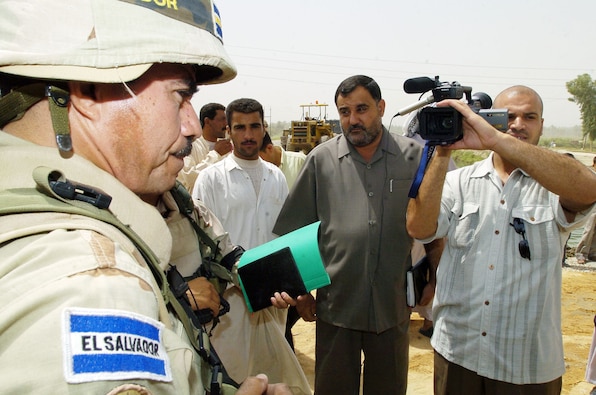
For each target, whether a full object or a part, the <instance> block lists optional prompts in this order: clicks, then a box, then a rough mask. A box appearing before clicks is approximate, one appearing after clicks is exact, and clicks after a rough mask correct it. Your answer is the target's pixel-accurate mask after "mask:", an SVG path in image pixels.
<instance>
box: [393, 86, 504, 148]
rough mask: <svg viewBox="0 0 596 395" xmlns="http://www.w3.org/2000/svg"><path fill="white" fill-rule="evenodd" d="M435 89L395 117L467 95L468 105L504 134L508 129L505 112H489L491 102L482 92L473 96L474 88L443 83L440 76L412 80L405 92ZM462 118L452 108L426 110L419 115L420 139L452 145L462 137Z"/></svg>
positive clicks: (498, 110)
mask: <svg viewBox="0 0 596 395" xmlns="http://www.w3.org/2000/svg"><path fill="white" fill-rule="evenodd" d="M431 90H432V94H431V95H430V96H428V97H427V98H425V99H423V100H421V101H419V102H417V103H414V104H412V105H410V106H408V107H406V108H404V109H402V110H400V111H399V112H398V113H397V114H396V115H404V114H407V113H409V112H411V111H414V110H417V109H418V108H420V107H424V106H425V105H427V104H430V103H434V102H440V101H441V100H445V99H457V100H459V99H461V98H463V97H464V95H465V96H466V100H467V102H468V106H469V107H470V108H471V109H472V110H473V111H474V112H476V113H477V114H479V115H480V116H481V117H483V118H484V119H485V120H486V121H487V122H488V123H489V124H491V125H492V126H493V127H494V128H496V129H497V130H500V131H502V132H504V131H507V128H508V114H507V110H506V109H490V107H491V106H492V99H491V98H490V96H489V95H487V94H486V93H483V92H477V93H475V94H473V95H472V87H470V86H462V85H460V84H459V83H458V82H457V81H455V82H451V83H449V82H440V81H439V76H436V77H435V79H434V80H433V79H431V78H429V77H417V78H410V79H408V80H406V81H405V82H404V91H405V92H406V93H426V92H428V91H431ZM462 120H463V118H462V115H461V114H460V113H459V112H458V111H457V110H455V109H454V108H452V107H440V108H438V107H424V108H423V109H422V110H420V112H419V114H418V122H419V125H420V127H419V130H418V133H419V134H420V136H421V137H422V138H423V139H425V140H427V141H428V143H429V144H430V145H449V144H452V143H454V142H456V141H458V140H461V139H462V138H463V127H462Z"/></svg>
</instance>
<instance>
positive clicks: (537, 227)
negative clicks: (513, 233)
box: [511, 206, 562, 261]
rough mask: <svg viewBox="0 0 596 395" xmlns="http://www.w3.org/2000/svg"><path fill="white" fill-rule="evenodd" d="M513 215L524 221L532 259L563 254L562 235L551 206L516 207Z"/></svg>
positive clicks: (512, 211) (512, 212) (536, 259)
mask: <svg viewBox="0 0 596 395" xmlns="http://www.w3.org/2000/svg"><path fill="white" fill-rule="evenodd" d="M511 217H512V218H520V219H522V220H523V221H524V225H525V229H526V238H527V240H528V244H529V246H530V253H531V254H532V261H538V260H543V259H544V260H548V258H549V257H550V256H557V255H559V254H562V251H561V237H560V233H559V230H558V227H557V224H556V221H555V215H554V213H553V210H552V209H551V207H550V206H536V207H515V208H513V209H512V210H511ZM519 237H521V236H519Z"/></svg>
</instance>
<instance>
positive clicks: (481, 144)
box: [437, 99, 507, 150]
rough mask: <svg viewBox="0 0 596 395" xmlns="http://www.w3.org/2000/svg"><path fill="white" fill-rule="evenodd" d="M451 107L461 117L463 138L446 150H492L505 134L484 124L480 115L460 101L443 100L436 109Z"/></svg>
mask: <svg viewBox="0 0 596 395" xmlns="http://www.w3.org/2000/svg"><path fill="white" fill-rule="evenodd" d="M447 106H451V107H453V108H454V109H456V110H457V111H458V112H459V113H460V114H461V115H462V117H463V128H464V137H463V139H461V140H459V141H456V142H455V143H453V144H451V145H448V146H446V147H445V148H448V149H478V150H485V149H486V150H493V147H494V146H495V145H496V144H497V143H498V142H499V141H500V140H501V139H502V138H503V137H504V136H506V135H507V134H506V133H503V132H500V131H498V130H497V129H495V128H494V127H493V126H492V125H491V124H489V123H488V122H486V121H485V120H484V119H483V118H482V117H481V116H480V115H478V114H476V113H475V112H474V111H472V109H471V108H470V107H469V106H468V105H467V104H466V103H465V102H463V101H461V100H453V99H449V100H443V101H440V102H439V103H437V107H447Z"/></svg>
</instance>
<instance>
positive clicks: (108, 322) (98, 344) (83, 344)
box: [62, 308, 172, 383]
mask: <svg viewBox="0 0 596 395" xmlns="http://www.w3.org/2000/svg"><path fill="white" fill-rule="evenodd" d="M163 329H164V325H163V324H162V323H160V322H158V321H156V320H153V319H151V318H149V317H146V316H143V315H139V314H135V313H131V312H128V311H122V310H104V309H84V308H68V309H66V310H65V311H64V321H63V330H62V335H63V350H64V351H63V354H64V374H65V377H66V381H67V382H68V383H84V382H89V381H99V380H128V379H150V380H157V381H166V382H170V381H172V372H171V368H170V362H169V358H168V355H167V353H166V350H165V346H164V345H163V341H162V331H163Z"/></svg>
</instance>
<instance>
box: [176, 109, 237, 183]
mask: <svg viewBox="0 0 596 395" xmlns="http://www.w3.org/2000/svg"><path fill="white" fill-rule="evenodd" d="M225 111H226V107H225V106H224V105H223V104H219V103H208V104H205V105H204V106H203V107H201V111H200V114H199V121H200V122H201V128H202V129H203V134H202V135H201V136H200V137H199V138H198V139H196V140H194V141H193V143H192V151H191V153H190V154H189V155H188V156H186V157H185V158H184V168H183V169H182V170H181V171H180V173H179V174H178V180H179V181H180V182H181V183H182V185H184V187H185V188H186V189H188V190H189V191H191V190H192V188H193V186H194V184H195V181H196V179H197V176H198V175H199V172H200V171H201V170H203V169H205V168H206V167H207V166H210V165H212V164H214V163H216V162H219V161H220V160H222V159H223V158H225V156H226V155H228V154H229V153H230V152H232V143H231V142H230V139H229V138H227V137H226V128H227V126H228V122H227V120H226V113H225Z"/></svg>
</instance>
